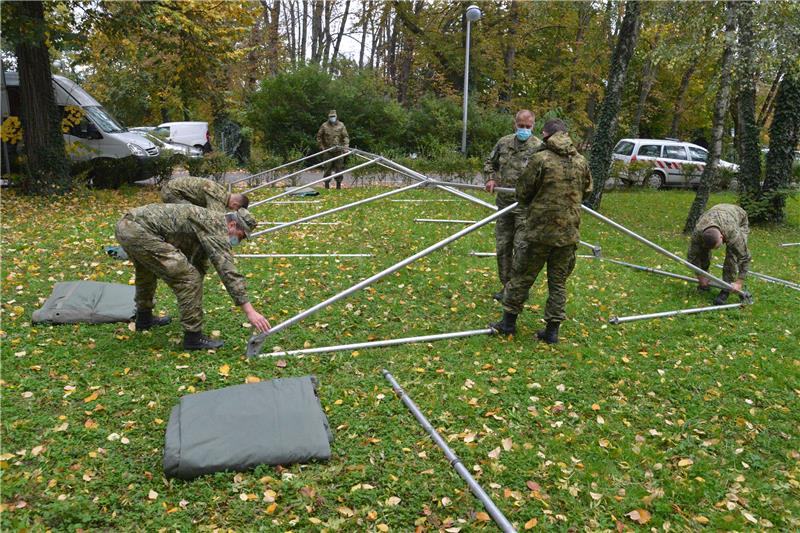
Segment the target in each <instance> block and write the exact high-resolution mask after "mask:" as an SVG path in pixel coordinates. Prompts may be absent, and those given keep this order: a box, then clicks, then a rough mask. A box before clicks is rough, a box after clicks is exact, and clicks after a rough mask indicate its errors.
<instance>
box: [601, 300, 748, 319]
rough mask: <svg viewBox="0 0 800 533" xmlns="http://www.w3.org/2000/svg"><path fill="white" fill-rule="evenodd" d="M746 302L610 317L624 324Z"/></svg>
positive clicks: (727, 307)
mask: <svg viewBox="0 0 800 533" xmlns="http://www.w3.org/2000/svg"><path fill="white" fill-rule="evenodd" d="M744 305H745V304H744V302H739V303H738V304H725V305H711V306H709V307H695V308H693V309H678V310H677V311H664V312H662V313H650V314H649V315H631V316H614V317H611V318H610V319H609V321H608V322H609V323H610V324H614V325H616V324H623V323H625V322H634V321H636V320H649V319H651V318H664V317H670V316H678V315H691V314H694V313H704V312H706V311H722V310H724V309H735V308H737V307H742V306H744Z"/></svg>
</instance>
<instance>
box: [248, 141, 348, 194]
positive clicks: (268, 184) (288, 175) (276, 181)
mask: <svg viewBox="0 0 800 533" xmlns="http://www.w3.org/2000/svg"><path fill="white" fill-rule="evenodd" d="M348 155H350V152H345V153H343V154H339V155H337V156H336V157H331V158H330V159H326V160H325V161H322V162H320V163H315V164H313V165H311V166H310V167H306V168H301V169H300V170H297V171H295V172H292V173H291V174H286V175H285V176H281V177H280V178H275V179H274V180H270V181H268V182H266V183H262V184H261V185H256V186H255V187H250V188H249V189H247V190H245V191H242V194H249V193H251V192H254V191H257V190H259V189H263V188H264V187H269V186H270V185H272V184H273V183H278V182H279V181H283V180H286V179H289V178H293V177H295V176H297V175H298V174H302V173H303V172H307V171H309V170H311V169H314V168H317V167H321V166H322V165H325V164H327V163H330V162H331V161H335V160H337V159H341V158H343V157H347V156H348ZM251 205H252V204H251Z"/></svg>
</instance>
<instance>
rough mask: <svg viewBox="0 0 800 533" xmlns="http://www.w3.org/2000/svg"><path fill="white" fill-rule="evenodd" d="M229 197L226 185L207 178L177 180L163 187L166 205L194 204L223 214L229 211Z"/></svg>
mask: <svg viewBox="0 0 800 533" xmlns="http://www.w3.org/2000/svg"><path fill="white" fill-rule="evenodd" d="M228 196H229V194H228V189H227V188H226V187H225V186H224V185H222V184H220V183H217V182H215V181H211V180H209V179H206V178H195V177H191V176H186V177H182V178H175V179H171V180H169V181H168V182H166V183H165V184H164V186H163V187H161V199H162V200H164V203H168V204H193V205H197V206H200V207H205V208H206V209H211V210H212V211H221V212H223V213H224V212H227V211H229V209H228Z"/></svg>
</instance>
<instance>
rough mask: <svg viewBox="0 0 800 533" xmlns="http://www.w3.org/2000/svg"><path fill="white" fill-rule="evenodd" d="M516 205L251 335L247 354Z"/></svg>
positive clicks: (258, 349)
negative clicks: (302, 321)
mask: <svg viewBox="0 0 800 533" xmlns="http://www.w3.org/2000/svg"><path fill="white" fill-rule="evenodd" d="M515 207H517V203H516V202H514V203H513V204H511V205H509V206H508V207H505V208H503V209H500V210H499V211H496V212H494V213H492V214H491V215H489V216H488V217H486V218H484V219H482V220H479V221H478V222H476V223H475V224H472V225H471V226H468V227H466V228H464V229H462V230H461V231H458V232H456V233H454V234H452V235H450V236H449V237H447V238H445V239H442V240H441V241H439V242H437V243H436V244H432V245H430V246H428V247H427V248H425V249H424V250H422V251H420V252H417V253H415V254H414V255H412V256H410V257H407V258H405V259H403V260H402V261H400V262H399V263H396V264H394V265H392V266H390V267H388V268H386V269H384V270H382V271H380V272H378V273H377V274H374V275H372V276H370V277H368V278H367V279H365V280H362V281H360V282H358V283H356V284H355V285H353V286H352V287H350V288H349V289H345V290H343V291H342V292H340V293H339V294H335V295H333V296H331V297H330V298H328V299H327V300H325V301H324V302H320V303H318V304H317V305H315V306H313V307H310V308H308V309H306V310H305V311H303V312H301V313H299V314H297V315H295V316H293V317H292V318H289V319H287V320H284V321H283V322H281V323H280V324H278V325H277V326H275V327H273V328H272V329H270V330H269V331H267V332H265V333H259V334H257V335H253V336H252V337H250V341H249V342H248V343H247V355H248V357H254V356H256V355H258V354H259V353H261V347H262V346H263V345H264V342H265V341H266V340H267V336H269V335H273V334H275V333H277V332H279V331H281V330H282V329H285V328H287V327H289V326H291V325H292V324H294V323H296V322H299V321H301V320H303V319H304V318H306V317H308V316H311V315H313V314H314V313H316V312H317V311H320V310H322V309H325V308H326V307H328V306H329V305H331V304H333V303H335V302H338V301H339V300H341V299H342V298H346V297H347V296H350V295H351V294H353V293H354V292H356V291H359V290H361V289H363V288H365V287H368V286H370V285H372V284H373V283H374V282H376V281H378V280H379V279H381V278H384V277H386V276H388V275H389V274H393V273H395V272H397V271H398V270H400V269H401V268H403V267H405V266H407V265H410V264H411V263H413V262H414V261H416V260H417V259H421V258H423V257H425V256H426V255H430V254H431V253H433V252H435V251H436V250H439V249H440V248H444V247H445V246H447V245H448V244H450V243H451V242H453V241H456V240H458V239H460V238H461V237H463V236H464V235H467V234H469V233H472V232H473V231H475V230H477V229H480V228H481V227H483V226H485V225H486V224H488V223H490V222H491V221H493V220H496V219H497V218H499V217H501V216H503V215H504V214H506V213H508V212H509V211H511V210H513V209H514V208H515Z"/></svg>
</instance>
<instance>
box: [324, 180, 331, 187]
mask: <svg viewBox="0 0 800 533" xmlns="http://www.w3.org/2000/svg"><path fill="white" fill-rule="evenodd" d="M325 188H326V189H330V188H331V180H328V181H326V182H325Z"/></svg>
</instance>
